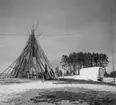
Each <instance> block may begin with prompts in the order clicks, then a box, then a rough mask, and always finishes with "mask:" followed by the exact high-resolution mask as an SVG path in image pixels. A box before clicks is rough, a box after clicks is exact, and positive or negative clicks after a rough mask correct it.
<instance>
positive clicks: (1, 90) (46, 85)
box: [0, 81, 116, 105]
mask: <svg viewBox="0 0 116 105" xmlns="http://www.w3.org/2000/svg"><path fill="white" fill-rule="evenodd" d="M56 82H58V81H47V82H42V81H35V82H30V83H21V84H9V85H0V105H7V104H6V103H5V104H2V103H4V102H5V101H7V100H8V99H9V98H14V97H16V96H17V95H16V94H17V93H23V92H25V91H28V90H31V89H50V88H63V87H77V88H87V89H94V90H99V91H111V92H113V93H116V86H108V85H99V84H97V85H96V84H54V83H56ZM8 105H9V104H8ZM10 105H11V104H10Z"/></svg>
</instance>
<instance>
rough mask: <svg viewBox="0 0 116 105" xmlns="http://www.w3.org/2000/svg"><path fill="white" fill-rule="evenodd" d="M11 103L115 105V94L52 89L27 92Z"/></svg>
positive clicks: (74, 89)
mask: <svg viewBox="0 0 116 105" xmlns="http://www.w3.org/2000/svg"><path fill="white" fill-rule="evenodd" d="M32 94H33V95H32ZM34 94H35V96H34ZM29 95H30V97H28V96H29ZM27 97H28V98H27ZM12 101H13V102H15V104H16V105H44V104H45V105H116V94H113V93H110V92H105V91H101V92H98V91H93V90H90V89H84V88H56V89H55V88H54V89H49V90H48V89H47V90H35V91H34V90H33V91H31V92H30V91H28V92H26V93H23V94H21V96H20V97H19V98H16V99H13V100H12ZM12 101H11V102H12Z"/></svg>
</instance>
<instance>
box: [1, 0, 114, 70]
mask: <svg viewBox="0 0 116 105" xmlns="http://www.w3.org/2000/svg"><path fill="white" fill-rule="evenodd" d="M38 21H39V24H38V27H37V28H36V32H35V33H36V35H38V34H39V33H41V32H43V35H42V36H40V37H39V38H38V41H39V42H40V44H41V46H42V48H43V50H44V52H45V53H46V55H47V57H48V59H49V60H50V62H51V64H52V66H53V67H56V66H58V65H59V63H60V60H61V56H62V55H64V54H67V55H68V54H69V53H72V52H80V51H83V52H98V53H105V54H107V55H108V57H109V60H110V63H109V65H108V67H107V71H108V72H110V71H111V70H112V60H111V58H112V53H111V51H112V50H111V48H112V42H113V41H114V60H115V61H116V47H115V45H116V40H115V39H116V35H115V33H116V30H115V28H116V1H115V0H0V72H2V71H4V70H5V68H7V65H10V64H11V63H12V62H13V61H14V60H15V59H16V58H17V57H18V56H19V55H20V53H21V52H22V49H23V47H24V46H25V43H26V41H27V39H28V37H29V32H30V30H31V28H32V25H33V24H36V23H37V22H38ZM7 34H11V35H7ZM12 34H13V35H12ZM3 63H4V64H3ZM115 64H116V63H115Z"/></svg>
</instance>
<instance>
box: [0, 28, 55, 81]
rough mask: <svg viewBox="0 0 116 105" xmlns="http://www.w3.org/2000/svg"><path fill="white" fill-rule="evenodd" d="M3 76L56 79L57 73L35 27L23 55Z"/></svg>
mask: <svg viewBox="0 0 116 105" xmlns="http://www.w3.org/2000/svg"><path fill="white" fill-rule="evenodd" d="M0 77H1V78H28V79H45V80H49V79H55V73H54V71H53V69H52V67H51V64H50V62H49V60H48V59H47V57H46V55H45V53H44V51H43V49H42V48H41V46H40V44H39V42H37V39H36V38H35V33H34V29H32V31H31V35H30V37H29V39H28V41H27V43H26V46H25V47H24V49H23V51H22V53H21V55H20V56H19V57H18V58H17V59H16V60H15V61H14V62H13V63H12V64H11V65H10V66H9V67H8V68H7V69H6V70H5V71H4V72H3V73H2V74H1V76H0Z"/></svg>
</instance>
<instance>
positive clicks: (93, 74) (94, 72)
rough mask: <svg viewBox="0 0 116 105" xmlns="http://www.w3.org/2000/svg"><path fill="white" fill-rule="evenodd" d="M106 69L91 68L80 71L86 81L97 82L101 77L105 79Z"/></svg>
mask: <svg viewBox="0 0 116 105" xmlns="http://www.w3.org/2000/svg"><path fill="white" fill-rule="evenodd" d="M104 70H105V69H104V68H102V67H89V68H83V69H81V70H80V77H81V78H82V79H84V80H93V81H97V80H98V78H99V77H101V78H103V77H104Z"/></svg>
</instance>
